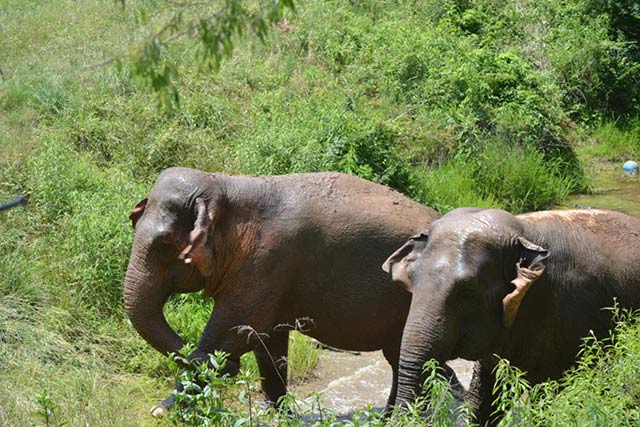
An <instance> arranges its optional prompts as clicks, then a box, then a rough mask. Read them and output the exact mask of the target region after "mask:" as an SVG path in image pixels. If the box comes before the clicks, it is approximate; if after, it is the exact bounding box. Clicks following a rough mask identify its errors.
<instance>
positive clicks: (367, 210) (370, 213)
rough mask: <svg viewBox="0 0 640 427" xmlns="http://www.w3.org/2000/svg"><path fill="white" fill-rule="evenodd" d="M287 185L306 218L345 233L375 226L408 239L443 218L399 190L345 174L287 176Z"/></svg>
mask: <svg viewBox="0 0 640 427" xmlns="http://www.w3.org/2000/svg"><path fill="white" fill-rule="evenodd" d="M283 177H285V176H283ZM283 185H284V186H285V188H286V189H287V191H288V192H289V193H291V197H292V199H293V203H296V204H297V205H298V206H300V207H302V209H303V213H302V214H303V215H304V216H305V217H308V218H314V217H315V218H317V219H318V220H319V221H321V222H323V223H325V224H324V225H330V224H329V223H331V224H333V225H335V226H337V228H342V229H344V230H343V231H349V228H353V229H354V231H356V232H358V231H359V229H360V228H361V227H365V228H366V227H374V228H375V230H376V231H377V233H384V232H385V230H388V231H389V232H393V233H395V234H401V235H403V236H402V238H406V237H408V235H407V233H409V235H411V234H412V233H415V232H418V231H423V230H425V229H426V228H427V227H428V226H429V224H430V223H431V222H433V221H434V220H435V219H437V218H438V217H439V216H440V215H439V214H438V212H436V211H435V210H433V209H431V208H429V207H427V206H424V205H422V204H420V203H417V202H415V201H414V200H412V199H410V198H409V197H407V196H405V195H403V194H401V193H399V192H398V191H396V190H393V189H391V188H389V187H386V186H384V185H381V184H377V183H374V182H370V181H367V180H364V179H361V178H358V177H355V176H351V175H347V174H343V173H337V172H324V173H312V174H293V175H287V176H286V180H285V182H283ZM328 228H329V229H332V228H333V227H331V226H329V227H328ZM401 243H404V240H403V241H402V242H400V244H401Z"/></svg>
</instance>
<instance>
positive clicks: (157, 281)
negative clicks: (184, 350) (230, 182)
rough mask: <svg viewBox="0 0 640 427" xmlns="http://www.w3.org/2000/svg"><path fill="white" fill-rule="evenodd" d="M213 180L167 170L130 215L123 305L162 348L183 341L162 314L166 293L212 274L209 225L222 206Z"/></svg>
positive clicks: (194, 286) (194, 285) (195, 285)
mask: <svg viewBox="0 0 640 427" xmlns="http://www.w3.org/2000/svg"><path fill="white" fill-rule="evenodd" d="M212 179H213V177H212V176H211V175H207V174H203V173H201V172H197V171H193V170H190V169H183V168H172V169H168V170H166V171H164V172H163V173H162V174H161V175H160V177H159V178H158V180H157V181H156V184H155V185H154V187H153V189H152V191H151V193H150V194H149V197H148V199H144V200H143V201H141V202H140V203H139V204H138V205H137V206H136V208H135V209H134V210H133V212H132V213H131V216H130V219H131V222H132V225H133V227H134V228H135V238H134V242H133V248H132V251H131V259H130V261H129V267H128V269H127V273H126V278H125V284H124V304H125V308H126V311H127V314H128V316H129V319H130V320H131V322H132V324H133V326H134V327H135V328H136V330H137V331H138V332H139V333H140V335H141V336H142V337H143V338H144V339H145V340H146V341H147V342H149V344H151V345H152V346H153V347H154V348H156V349H157V350H158V351H160V352H162V353H171V352H177V351H178V350H179V349H180V348H181V347H182V346H183V345H184V342H183V341H182V339H181V338H180V337H179V336H178V335H177V334H176V333H175V332H174V331H173V330H172V329H171V327H170V326H169V325H168V324H167V322H166V319H165V317H164V314H163V311H162V309H163V306H164V303H165V302H166V300H167V298H168V297H169V296H170V295H171V294H172V293H174V292H195V291H198V290H201V289H203V288H205V285H206V284H207V283H208V280H207V278H208V277H209V276H211V274H212V270H213V266H214V262H213V261H214V254H213V250H212V248H213V245H212V238H213V231H214V224H215V223H216V220H217V219H218V217H219V216H220V215H221V210H222V209H221V206H222V196H221V194H222V193H221V190H220V188H219V186H216V185H213V182H212Z"/></svg>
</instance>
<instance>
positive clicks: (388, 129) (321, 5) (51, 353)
mask: <svg viewBox="0 0 640 427" xmlns="http://www.w3.org/2000/svg"><path fill="white" fill-rule="evenodd" d="M516 3H517V4H515V3H514V4H508V5H506V4H502V3H500V4H498V3H495V2H493V1H491V0H482V1H477V2H462V1H445V2H433V1H429V2H422V3H421V4H419V5H417V4H415V2H412V1H404V0H403V1H399V2H390V1H375V2H374V1H370V0H366V1H358V2H353V1H352V2H349V1H346V0H344V1H343V0H336V1H329V2H310V1H301V2H299V3H298V4H297V6H298V7H297V13H296V14H288V15H287V17H286V22H285V23H284V24H283V25H280V26H278V27H277V28H276V29H274V31H273V32H272V33H271V35H270V36H269V37H268V40H267V43H265V44H263V43H260V42H259V41H258V40H256V39H254V38H252V37H246V38H244V39H241V40H237V41H236V49H235V54H234V56H233V57H232V58H231V59H229V60H227V61H226V62H224V63H223V66H222V68H221V70H220V72H219V73H217V74H216V73H213V72H212V71H211V70H210V69H208V68H206V67H200V66H199V65H198V64H197V63H193V62H189V61H190V60H192V59H193V58H194V57H196V54H197V47H194V46H192V45H191V44H190V43H189V42H188V41H187V40H185V39H181V40H179V41H177V42H176V43H175V44H173V45H172V46H171V47H170V48H169V50H168V59H169V60H175V61H177V62H180V61H182V62H181V65H180V67H179V71H180V74H179V77H178V79H177V81H176V84H177V87H178V89H179V91H180V99H181V102H180V107H179V108H178V109H176V110H174V111H166V110H162V109H158V98H157V96H156V95H155V94H154V93H152V92H150V91H149V89H148V87H147V86H148V83H147V82H145V81H141V80H139V79H137V78H134V77H132V70H131V65H130V64H129V63H128V62H127V61H123V62H122V63H120V64H118V63H114V64H110V65H107V66H102V67H87V66H89V65H92V64H96V63H98V62H101V61H103V60H105V59H108V58H111V57H113V56H115V55H120V54H126V53H128V52H129V51H130V49H132V47H135V46H138V45H139V43H141V42H142V40H144V39H145V37H147V36H148V35H149V34H152V33H153V32H154V31H157V30H158V28H160V27H161V26H162V24H163V22H164V21H163V20H164V19H165V18H166V17H167V16H168V14H169V12H170V10H169V8H170V6H168V3H166V2H163V1H160V2H157V1H151V0H140V1H135V2H125V7H124V8H122V5H121V3H120V2H117V1H116V2H100V1H97V0H88V1H84V2H75V1H71V0H54V1H50V2H37V1H18V0H0V45H1V46H2V49H0V69H1V70H2V78H1V79H0V200H1V201H5V200H10V199H12V198H14V197H15V196H16V195H17V194H18V193H20V192H25V193H26V194H27V195H28V197H29V200H30V205H29V206H28V207H27V208H26V209H25V208H17V209H14V210H11V211H7V212H2V213H0V253H1V254H2V255H0V277H2V279H0V364H2V366H3V367H4V369H3V375H2V376H0V395H2V396H3V399H2V401H0V423H2V424H3V425H5V426H25V425H31V424H33V423H35V422H39V423H40V424H43V423H42V421H37V420H36V418H34V416H33V412H34V411H37V410H38V408H39V406H38V403H37V402H36V397H37V396H39V395H42V393H43V392H45V391H46V392H47V393H48V394H49V396H50V398H51V401H52V402H53V404H54V405H55V418H54V422H65V421H66V422H67V423H68V424H67V425H70V426H75V425H91V426H102V425H104V426H117V425H123V426H124V425H158V423H156V422H155V421H153V420H151V419H150V418H149V416H148V414H147V411H148V409H149V408H150V407H151V406H153V404H155V403H156V402H157V401H158V400H159V399H161V398H163V397H165V396H166V394H167V393H168V392H169V391H170V390H171V388H172V386H173V384H174V382H175V371H173V370H172V369H171V367H170V364H169V363H168V362H167V361H166V360H165V359H164V358H162V357H161V356H160V355H159V354H157V353H156V352H155V351H153V350H152V349H151V348H150V347H149V346H148V345H147V344H146V343H145V342H143V341H142V339H141V338H139V337H138V335H137V333H136V332H135V331H134V330H133V328H132V327H131V326H130V324H129V323H128V321H127V319H126V316H125V314H124V310H123V308H122V291H121V288H122V281H123V277H124V270H125V268H126V264H127V261H128V256H129V250H130V245H131V241H132V237H133V232H132V230H131V228H130V225H129V221H128V218H127V217H128V214H129V211H130V209H131V208H132V207H133V206H135V204H136V203H137V202H138V201H139V200H140V199H141V198H143V197H145V195H146V193H147V192H148V190H149V188H150V187H151V185H152V183H153V181H154V179H155V177H156V176H157V174H158V173H159V172H160V171H161V170H162V169H164V168H166V167H168V166H175V165H182V166H190V167H195V168H200V169H204V170H210V171H220V172H227V173H264V174H274V173H290V172H303V171H320V170H338V171H343V172H347V173H351V174H355V175H359V176H362V177H364V178H367V179H371V180H374V181H377V182H381V183H384V184H387V185H390V186H392V187H394V188H396V189H398V190H400V191H403V192H404V193H406V194H407V195H409V196H411V197H413V198H415V199H416V200H418V201H421V202H422V203H425V204H427V205H430V206H433V207H435V208H437V209H438V210H440V211H442V212H444V211H447V210H450V209H452V208H455V207H458V206H464V205H477V206H486V207H502V208H507V209H510V210H513V211H515V212H520V211H525V210H530V209H538V208H542V207H546V206H551V205H553V204H554V203H556V202H557V201H559V200H561V199H562V198H563V197H565V196H566V195H567V194H569V193H570V192H572V191H576V190H580V189H584V188H586V187H587V181H586V178H584V174H583V172H582V168H581V167H580V164H579V163H577V161H576V155H575V153H574V150H573V147H574V145H579V146H580V147H581V148H580V150H583V149H584V150H587V149H588V150H592V153H593V154H592V155H593V156H595V157H598V158H605V159H608V160H616V161H618V160H622V159H626V157H627V156H637V153H638V145H637V141H638V140H640V139H639V138H638V129H640V126H638V122H637V119H633V117H634V114H637V113H638V104H637V99H636V98H637V87H640V85H634V84H632V83H634V80H633V79H634V78H635V77H634V76H636V74H637V73H635V71H634V70H636V67H637V61H636V62H634V61H635V57H634V56H633V55H634V52H635V51H633V50H632V46H631V45H629V44H626V43H623V40H619V39H616V38H613V37H610V34H613V33H615V31H614V30H615V28H614V27H607V22H609V21H608V20H607V19H605V18H598V19H593V20H591V19H587V18H589V17H590V16H591V15H589V14H592V13H594V12H593V10H592V9H593V8H592V9H589V8H588V7H586V6H585V7H583V6H584V4H583V3H582V2H579V1H575V2H567V3H562V4H557V2H551V1H543V2H536V3H535V4H533V3H530V2H529V3H527V2H516ZM199 10H201V9H199ZM618 12H620V11H618ZM598 13H600V12H598ZM621 17H622V18H624V19H623V20H622V21H620V20H616V19H619V18H620V19H622V18H621ZM614 18H616V19H614V20H612V21H611V22H612V24H611V25H614V24H615V25H617V23H620V22H622V23H627V22H628V21H627V20H625V19H626V18H627V16H626V15H624V14H622V15H620V16H617V15H616V16H615V17H614ZM620 25H622V24H620ZM625 25H626V24H625ZM576 28H580V31H579V32H578V31H576ZM629 28H631V30H632V29H633V26H629V27H628V28H627V27H624V28H622V30H624V31H627V30H628V31H627V32H629V31H631V30H629ZM624 31H623V32H622V33H620V34H627V32H624ZM530 34H535V37H529V35H530ZM617 37H618V36H617ZM620 37H621V36H620ZM595 57H597V58H599V61H596V62H595V63H594V61H592V58H595ZM625 67H626V68H625ZM585 76H589V79H586V78H585ZM576 88H577V89H579V93H582V94H583V95H585V97H584V98H583V97H580V96H576V94H577V93H578V91H576ZM620 93H623V94H625V97H620V96H619V95H620ZM584 99H586V100H587V101H588V102H584ZM613 101H615V102H617V103H618V104H616V105H617V107H616V108H613V107H612V106H611V104H612V102H613ZM623 101H624V102H623ZM618 107H621V108H622V109H623V110H624V111H626V112H627V113H628V117H626V118H621V119H619V120H618V121H611V122H606V121H603V120H602V119H601V118H602V117H609V116H610V115H611V114H613V113H614V112H616V111H618V110H619V108H618ZM598 123H605V124H604V125H600V127H597V126H598ZM591 129H595V131H591ZM592 141H593V142H594V143H593V144H592V143H591V142H592ZM212 304H213V303H212V302H207V301H204V300H203V298H202V296H201V295H199V294H196V295H188V296H177V297H174V298H173V299H172V300H171V301H170V303H169V304H168V305H167V307H166V313H167V317H168V319H169V322H170V323H171V324H172V325H173V326H174V327H175V329H176V330H178V331H179V332H180V333H181V334H182V335H183V336H184V337H185V338H186V339H187V340H188V341H190V342H192V343H195V342H196V341H197V338H198V336H199V333H200V331H201V329H202V327H203V325H204V323H205V322H206V319H207V318H208V314H209V313H210V310H211V308H212ZM290 347H291V348H290V354H289V357H290V362H291V363H290V376H291V377H292V379H293V381H294V382H295V381H302V380H303V379H304V378H308V377H309V376H310V372H311V371H312V369H313V366H314V365H315V363H316V361H317V353H316V352H315V344H314V343H313V341H311V340H308V339H306V338H302V337H301V336H300V335H298V334H292V336H291V346H290ZM243 362H244V366H245V368H247V369H248V370H249V372H250V373H251V375H253V376H254V377H253V378H254V379H255V373H256V367H255V361H253V360H252V356H250V355H249V356H246V357H244V358H243ZM234 390H238V389H234ZM162 424H163V423H160V425H162ZM164 424H165V425H166V424H168V421H165V422H164Z"/></svg>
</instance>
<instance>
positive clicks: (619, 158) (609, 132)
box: [578, 117, 640, 162]
mask: <svg viewBox="0 0 640 427" xmlns="http://www.w3.org/2000/svg"><path fill="white" fill-rule="evenodd" d="M578 152H579V153H580V155H581V156H582V157H583V158H584V160H585V161H598V160H606V161H610V162H624V161H626V160H637V159H639V158H640V119H639V118H637V117H636V118H630V119H628V120H621V121H618V122H615V121H605V122H603V123H602V124H601V125H599V126H597V127H596V128H595V130H594V131H593V132H592V134H591V138H590V139H589V140H588V141H587V142H585V143H584V144H583V145H581V146H579V147H578Z"/></svg>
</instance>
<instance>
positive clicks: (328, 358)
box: [294, 350, 473, 414]
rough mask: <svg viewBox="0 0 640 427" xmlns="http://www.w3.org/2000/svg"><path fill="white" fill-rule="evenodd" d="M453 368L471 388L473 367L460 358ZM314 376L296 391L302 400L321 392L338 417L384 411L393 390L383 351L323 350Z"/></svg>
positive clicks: (324, 401) (327, 406) (328, 406)
mask: <svg viewBox="0 0 640 427" xmlns="http://www.w3.org/2000/svg"><path fill="white" fill-rule="evenodd" d="M449 365H450V366H451V367H452V368H453V369H454V370H455V371H456V374H457V376H458V379H459V380H460V382H461V383H462V385H463V386H464V387H465V388H468V386H469V382H470V381H471V374H472V366H473V364H472V363H471V362H467V361H464V360H461V359H457V360H454V361H451V362H449ZM314 376H315V378H314V379H313V380H311V381H310V382H308V383H306V384H303V385H301V386H298V387H294V390H295V391H296V393H297V394H298V395H299V396H300V397H302V398H305V397H307V396H308V395H310V394H311V393H313V392H318V391H319V392H321V393H322V397H321V402H322V406H323V407H324V408H327V409H331V410H333V411H335V412H336V413H338V414H349V413H352V412H353V411H355V410H357V409H363V408H364V407H366V406H367V405H373V406H374V407H375V408H378V409H380V410H382V408H384V405H385V404H386V402H387V397H388V395H389V390H390V389H391V367H390V366H389V364H388V363H387V361H386V360H385V358H384V356H383V355H382V352H381V351H374V352H366V353H360V354H352V353H344V352H336V351H331V350H320V361H319V362H318V366H317V367H316V370H315V375H314Z"/></svg>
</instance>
